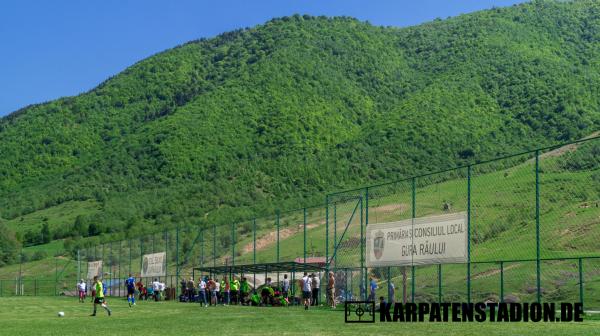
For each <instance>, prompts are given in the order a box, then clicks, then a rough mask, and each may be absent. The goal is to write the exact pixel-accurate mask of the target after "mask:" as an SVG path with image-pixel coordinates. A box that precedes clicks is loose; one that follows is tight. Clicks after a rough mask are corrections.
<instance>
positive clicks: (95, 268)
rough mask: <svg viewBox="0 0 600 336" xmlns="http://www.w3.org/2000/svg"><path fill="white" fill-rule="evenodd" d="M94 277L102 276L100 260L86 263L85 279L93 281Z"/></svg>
mask: <svg viewBox="0 0 600 336" xmlns="http://www.w3.org/2000/svg"><path fill="white" fill-rule="evenodd" d="M95 276H102V260H98V261H90V262H88V271H87V278H88V279H93V278H94V277H95Z"/></svg>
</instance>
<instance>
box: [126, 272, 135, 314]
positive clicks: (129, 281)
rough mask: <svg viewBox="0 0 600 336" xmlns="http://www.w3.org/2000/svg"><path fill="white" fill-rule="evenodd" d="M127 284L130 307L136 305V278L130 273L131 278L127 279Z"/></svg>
mask: <svg viewBox="0 0 600 336" xmlns="http://www.w3.org/2000/svg"><path fill="white" fill-rule="evenodd" d="M125 286H126V287H127V302H128V303H129V307H131V306H135V278H134V277H133V276H132V275H131V273H129V278H127V280H125Z"/></svg>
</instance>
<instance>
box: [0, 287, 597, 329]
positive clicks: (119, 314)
mask: <svg viewBox="0 0 600 336" xmlns="http://www.w3.org/2000/svg"><path fill="white" fill-rule="evenodd" d="M88 301H89V299H88ZM109 305H110V307H111V308H112V310H113V315H112V316H111V317H108V316H107V315H106V312H105V311H104V310H103V309H102V308H100V307H99V308H98V316H96V317H90V316H89V314H90V313H91V309H92V304H91V303H89V302H86V303H83V304H82V303H78V302H77V299H76V298H70V297H19V298H0V321H1V327H0V335H36V336H39V335H61V336H65V335H99V334H101V335H145V336H150V335H161V336H164V335H227V336H230V335H387V334H396V335H402V334H406V335H428V336H430V335H441V334H443V335H445V336H449V335H540V334H544V335H545V336H549V335H594V334H597V332H598V330H600V319H599V318H597V317H586V318H585V320H584V322H579V323H522V322H520V323H489V322H484V323H427V322H425V323H380V322H378V321H376V322H375V323H374V324H346V323H344V312H343V311H341V310H338V311H329V310H326V309H311V310H308V311H305V310H304V309H302V308H300V307H288V308H281V307H240V306H227V307H224V306H219V307H209V308H202V307H200V306H199V305H197V304H189V303H176V302H151V301H148V302H138V304H137V305H136V306H135V307H133V308H129V307H128V305H127V302H126V300H125V299H123V298H112V299H110V300H109ZM59 311H64V312H65V317H57V313H58V312H59ZM377 318H378V316H377Z"/></svg>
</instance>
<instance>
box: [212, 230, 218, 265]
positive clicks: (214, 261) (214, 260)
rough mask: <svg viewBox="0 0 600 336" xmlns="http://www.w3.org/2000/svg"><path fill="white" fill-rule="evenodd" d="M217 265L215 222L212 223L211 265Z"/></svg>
mask: <svg viewBox="0 0 600 336" xmlns="http://www.w3.org/2000/svg"><path fill="white" fill-rule="evenodd" d="M216 266H217V223H216V222H215V223H213V267H216Z"/></svg>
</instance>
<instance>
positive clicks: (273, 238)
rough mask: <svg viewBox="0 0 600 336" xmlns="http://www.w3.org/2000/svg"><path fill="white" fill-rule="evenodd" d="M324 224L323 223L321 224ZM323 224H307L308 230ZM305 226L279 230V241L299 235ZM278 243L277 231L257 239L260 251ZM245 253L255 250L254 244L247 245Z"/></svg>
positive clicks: (257, 247)
mask: <svg viewBox="0 0 600 336" xmlns="http://www.w3.org/2000/svg"><path fill="white" fill-rule="evenodd" d="M321 224H322V223H321ZM321 224H307V225H306V229H307V230H310V229H314V228H316V227H317V226H319V225H321ZM303 227H304V225H303V224H300V225H298V226H297V227H295V228H285V229H280V230H279V240H283V239H286V238H288V237H291V236H293V235H294V234H297V233H298V232H300V231H301V230H303ZM276 242H277V230H274V231H271V232H269V233H268V234H266V235H264V236H262V237H260V238H257V239H256V250H257V251H260V250H263V249H266V248H267V247H269V246H271V245H273V244H275V243H276ZM242 250H243V251H244V252H243V253H249V252H252V251H253V250H254V242H252V243H248V244H246V246H244V247H243V249H242Z"/></svg>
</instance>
